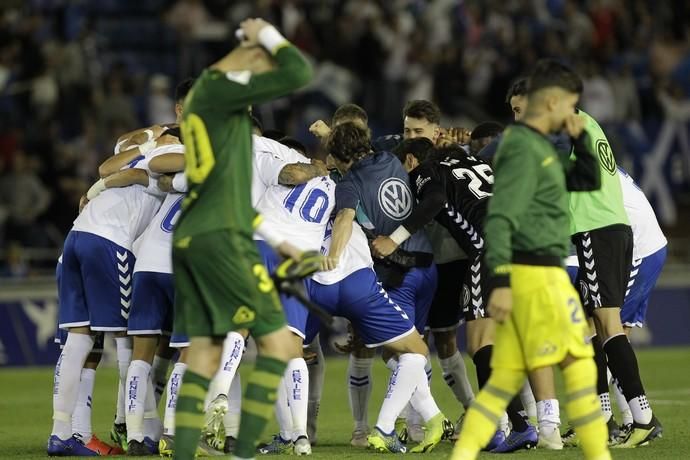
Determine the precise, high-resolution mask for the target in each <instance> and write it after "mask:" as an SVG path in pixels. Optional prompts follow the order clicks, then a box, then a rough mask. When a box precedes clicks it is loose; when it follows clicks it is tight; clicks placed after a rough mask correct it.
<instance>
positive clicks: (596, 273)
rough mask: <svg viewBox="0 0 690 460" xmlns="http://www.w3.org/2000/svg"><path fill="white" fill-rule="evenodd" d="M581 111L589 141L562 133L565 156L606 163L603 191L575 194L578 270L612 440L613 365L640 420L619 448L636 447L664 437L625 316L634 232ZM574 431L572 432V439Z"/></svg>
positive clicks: (606, 156)
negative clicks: (572, 153) (593, 329)
mask: <svg viewBox="0 0 690 460" xmlns="http://www.w3.org/2000/svg"><path fill="white" fill-rule="evenodd" d="M518 85H519V82H518V83H517V84H516V85H515V86H514V89H513V96H512V97H511V98H510V104H511V107H513V112H514V113H516V114H518V113H520V112H522V111H524V107H525V106H526V105H527V101H526V100H524V99H521V98H520V97H521V95H520V94H519V90H520V88H519V87H517V86H518ZM578 114H579V116H580V117H581V118H582V119H583V121H584V124H585V131H586V132H587V134H588V137H587V142H572V141H571V139H569V138H568V136H557V137H555V138H554V139H553V142H554V144H555V147H556V149H557V150H558V151H559V152H561V154H566V155H567V154H568V153H570V151H571V149H573V150H574V151H575V152H578V151H582V150H589V151H590V152H592V154H594V155H595V156H596V158H598V160H599V163H600V165H601V168H600V169H601V178H602V179H601V181H602V188H601V190H598V191H594V192H584V193H582V192H578V193H571V194H570V212H571V232H572V241H573V243H574V244H575V247H576V250H577V254H578V261H579V265H580V267H585V268H584V269H583V270H579V271H578V276H579V280H578V285H579V286H580V288H581V289H580V291H581V292H580V295H581V296H582V299H583V303H584V306H585V308H586V309H587V311H588V312H589V313H590V315H591V316H592V317H593V320H594V325H595V327H596V331H597V335H596V336H595V337H594V338H593V339H592V343H593V345H594V351H595V359H596V361H597V371H598V377H597V391H598V393H599V398H600V401H601V406H602V411H604V413H605V416H606V418H607V422H608V425H609V439H610V442H612V443H615V442H616V441H617V439H618V435H619V434H618V433H617V431H618V427H617V426H616V424H615V421H614V420H613V414H612V412H611V402H610V397H609V391H608V382H609V379H608V375H607V364H608V368H610V369H611V372H612V374H613V375H614V377H615V378H616V380H617V381H618V382H619V384H620V388H621V389H622V391H623V394H624V395H625V398H626V399H627V401H628V404H629V406H630V409H631V412H632V414H633V418H634V423H633V429H632V430H631V431H630V432H629V433H628V436H627V438H625V439H624V440H623V441H622V442H621V443H620V445H619V447H622V448H627V447H635V446H638V445H641V444H645V443H647V442H649V441H651V440H653V439H655V438H657V437H659V436H660V435H661V434H662V431H663V427H662V425H661V423H660V422H659V420H658V419H657V418H656V417H655V416H654V414H653V413H652V409H651V406H650V404H649V401H648V400H647V396H646V394H645V391H644V387H643V385H642V379H641V377H640V372H639V367H638V364H637V358H636V357H635V352H634V350H633V348H632V345H630V342H629V341H628V339H627V336H626V334H625V332H624V328H623V325H622V319H621V308H622V306H623V305H624V302H625V294H626V291H627V285H628V283H629V275H630V273H631V272H630V267H631V265H632V262H633V251H634V249H633V248H634V242H633V233H632V228H631V227H630V224H629V223H630V218H629V216H628V213H627V212H626V209H625V203H624V201H625V198H624V196H623V188H622V184H621V181H620V178H619V176H620V174H619V172H618V169H617V166H616V160H615V157H614V155H613V152H612V151H611V147H610V145H609V143H608V140H607V139H606V136H605V134H604V132H603V131H602V129H601V127H600V126H599V125H598V124H597V122H596V121H595V120H594V119H593V118H592V117H590V116H589V115H588V114H586V113H585V112H583V111H581V110H579V111H578ZM516 116H517V115H516ZM597 254H599V257H597ZM602 264H604V265H603V266H602ZM607 361H608V363H607ZM571 434H572V433H566V440H568V437H569V435H571Z"/></svg>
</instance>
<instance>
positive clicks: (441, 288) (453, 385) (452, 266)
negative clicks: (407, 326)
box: [428, 260, 474, 429]
mask: <svg viewBox="0 0 690 460" xmlns="http://www.w3.org/2000/svg"><path fill="white" fill-rule="evenodd" d="M467 265H468V264H467V260H460V261H455V262H450V263H446V264H440V265H438V266H437V269H438V287H437V289H436V293H435V295H434V300H433V302H432V304H431V310H430V312H429V320H428V324H429V329H430V331H431V334H432V335H433V336H434V345H435V346H436V352H437V354H438V358H439V363H440V364H441V369H442V371H443V380H444V381H445V382H446V384H447V385H448V386H449V387H450V389H451V391H452V392H453V394H454V395H455V398H456V399H457V400H458V402H460V404H462V406H463V408H464V409H465V410H467V408H468V407H469V405H470V403H471V402H472V400H474V392H473V390H472V386H471V385H470V382H469V379H468V378H467V369H466V368H465V361H464V359H463V358H462V354H461V353H460V351H459V350H458V347H457V333H458V326H459V325H460V322H461V321H460V313H461V297H462V293H463V289H462V286H461V283H458V279H463V277H464V276H462V274H463V273H464V272H466V270H467V269H468V267H467ZM459 422H460V420H458V423H457V424H456V428H458V429H459V427H460V423H459Z"/></svg>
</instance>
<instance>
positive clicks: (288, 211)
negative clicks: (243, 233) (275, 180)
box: [256, 177, 335, 250]
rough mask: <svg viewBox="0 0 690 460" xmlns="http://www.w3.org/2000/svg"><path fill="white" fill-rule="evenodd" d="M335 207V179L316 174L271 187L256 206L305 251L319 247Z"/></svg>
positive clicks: (268, 222) (274, 225)
mask: <svg viewBox="0 0 690 460" xmlns="http://www.w3.org/2000/svg"><path fill="white" fill-rule="evenodd" d="M334 206H335V182H333V180H332V179H331V178H330V177H316V178H314V179H311V180H310V181H308V182H306V183H304V184H300V185H296V186H293V187H287V186H284V185H273V186H271V187H269V188H268V189H267V190H266V193H264V196H263V197H262V198H261V200H260V201H259V203H258V205H257V207H256V209H257V211H258V212H260V213H261V215H262V216H263V218H264V222H265V223H266V224H267V225H270V226H271V227H272V228H274V229H276V230H279V231H280V233H281V234H282V235H284V236H285V238H286V239H287V241H289V242H290V243H292V244H294V245H295V246H297V247H298V248H300V249H302V250H319V249H320V248H321V243H322V241H323V236H324V234H325V232H326V225H327V223H328V219H329V217H330V215H331V212H332V211H333V207H334Z"/></svg>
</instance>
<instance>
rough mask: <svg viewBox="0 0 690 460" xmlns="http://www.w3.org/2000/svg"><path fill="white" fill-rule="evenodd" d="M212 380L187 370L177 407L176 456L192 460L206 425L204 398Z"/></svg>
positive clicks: (180, 459)
mask: <svg viewBox="0 0 690 460" xmlns="http://www.w3.org/2000/svg"><path fill="white" fill-rule="evenodd" d="M209 382H210V380H209V379H207V378H205V377H202V376H200V375H199V374H195V373H194V372H192V371H189V370H188V371H187V372H186V373H185V375H184V377H183V379H182V387H181V388H180V392H179V393H178V394H177V407H176V408H175V458H176V459H179V460H192V459H193V458H194V453H195V452H196V448H197V446H198V445H199V438H200V437H201V428H202V427H203V426H204V399H205V398H206V393H207V392H208V385H209Z"/></svg>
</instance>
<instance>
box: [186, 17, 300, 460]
mask: <svg viewBox="0 0 690 460" xmlns="http://www.w3.org/2000/svg"><path fill="white" fill-rule="evenodd" d="M238 35H239V36H242V38H243V40H242V43H241V44H240V45H239V46H237V47H236V48H235V49H233V50H232V51H231V52H230V53H229V54H228V55H226V56H225V57H223V58H222V59H221V60H220V61H218V62H216V63H215V64H213V65H212V66H211V67H209V68H208V69H206V70H204V72H203V73H202V74H201V76H200V77H199V78H198V79H197V80H196V83H195V84H194V86H193V87H192V89H191V91H190V93H189V95H188V96H187V98H186V100H185V105H184V112H183V122H182V133H183V139H184V143H185V147H186V152H185V157H186V158H185V164H186V169H185V174H186V176H187V180H188V183H189V191H188V194H187V198H186V199H185V201H184V203H183V209H182V214H181V216H180V219H179V221H178V222H177V225H176V227H175V231H174V236H173V270H174V274H175V295H176V299H175V301H176V305H175V330H176V332H177V333H181V334H186V335H188V336H189V337H190V347H189V358H188V359H189V367H188V371H187V373H186V374H185V376H184V381H183V384H182V387H181V389H180V392H179V397H178V401H177V411H176V438H175V449H174V451H175V452H174V453H175V458H179V459H185V460H186V459H192V458H194V454H195V450H196V446H197V444H198V441H199V436H200V431H201V428H202V425H203V423H204V414H203V409H204V398H205V396H206V393H207V391H208V386H209V380H210V378H211V377H212V376H213V374H214V373H215V372H216V370H217V369H218V365H219V360H220V354H221V351H222V344H223V339H224V338H225V336H226V334H227V333H228V332H229V331H233V330H239V329H246V330H249V332H250V334H252V335H253V336H254V338H255V340H256V343H257V346H258V350H259V356H258V357H257V360H256V367H255V370H254V372H253V373H252V375H251V376H250V378H249V382H248V385H247V389H246V393H245V400H244V402H243V404H242V416H241V422H240V431H239V435H238V441H237V445H236V447H235V456H236V457H237V458H253V457H254V452H255V449H256V441H257V439H258V437H259V436H260V435H261V433H262V432H263V430H264V428H265V425H266V423H267V421H268V419H269V417H270V416H271V413H272V412H273V405H274V403H275V400H276V388H277V387H278V384H279V383H280V381H281V378H282V376H283V371H284V368H285V363H286V361H288V360H289V359H291V358H293V357H295V356H297V355H298V353H299V352H300V350H293V349H292V348H294V347H291V346H290V344H291V343H292V341H291V340H290V333H289V332H288V329H287V328H286V326H285V318H284V315H283V311H282V308H281V305H280V302H279V300H278V296H277V294H276V290H275V288H274V285H273V281H272V280H271V278H270V276H269V275H268V273H267V272H266V269H265V268H264V266H263V265H262V264H261V259H260V258H259V254H258V251H257V248H256V246H255V243H254V241H253V240H252V236H253V234H254V231H255V230H256V231H257V232H258V233H260V234H261V235H262V236H263V237H264V239H266V240H267V241H268V242H269V243H271V244H272V245H273V246H274V247H276V248H277V249H278V250H279V251H280V252H281V253H283V255H287V256H290V257H292V258H293V259H299V258H300V257H301V255H300V254H299V252H298V251H297V250H296V249H295V248H294V247H293V246H291V245H289V244H288V243H286V242H283V241H281V237H280V235H271V234H268V233H267V232H266V229H263V228H262V227H261V218H260V216H257V214H256V212H255V211H254V209H253V208H252V205H251V193H250V189H251V178H252V139H251V131H252V121H251V118H250V115H249V112H248V108H249V106H250V105H252V104H260V103H262V102H266V101H270V100H272V99H275V98H278V97H280V96H284V95H286V94H288V93H290V92H292V91H294V90H296V89H298V88H300V87H301V86H303V85H305V84H306V83H307V82H309V80H310V78H311V75H312V70H311V67H310V66H309V64H308V63H307V61H306V60H305V59H304V57H303V56H302V55H301V54H300V52H299V51H298V50H297V49H296V48H295V47H294V46H292V45H291V44H290V43H289V42H288V41H287V40H285V38H284V37H283V36H282V35H281V34H280V33H279V32H278V31H277V30H276V29H275V28H274V27H273V26H272V25H270V24H268V23H267V22H266V21H264V20H262V19H248V20H246V21H244V22H242V24H241V25H240V30H239V31H238Z"/></svg>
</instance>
